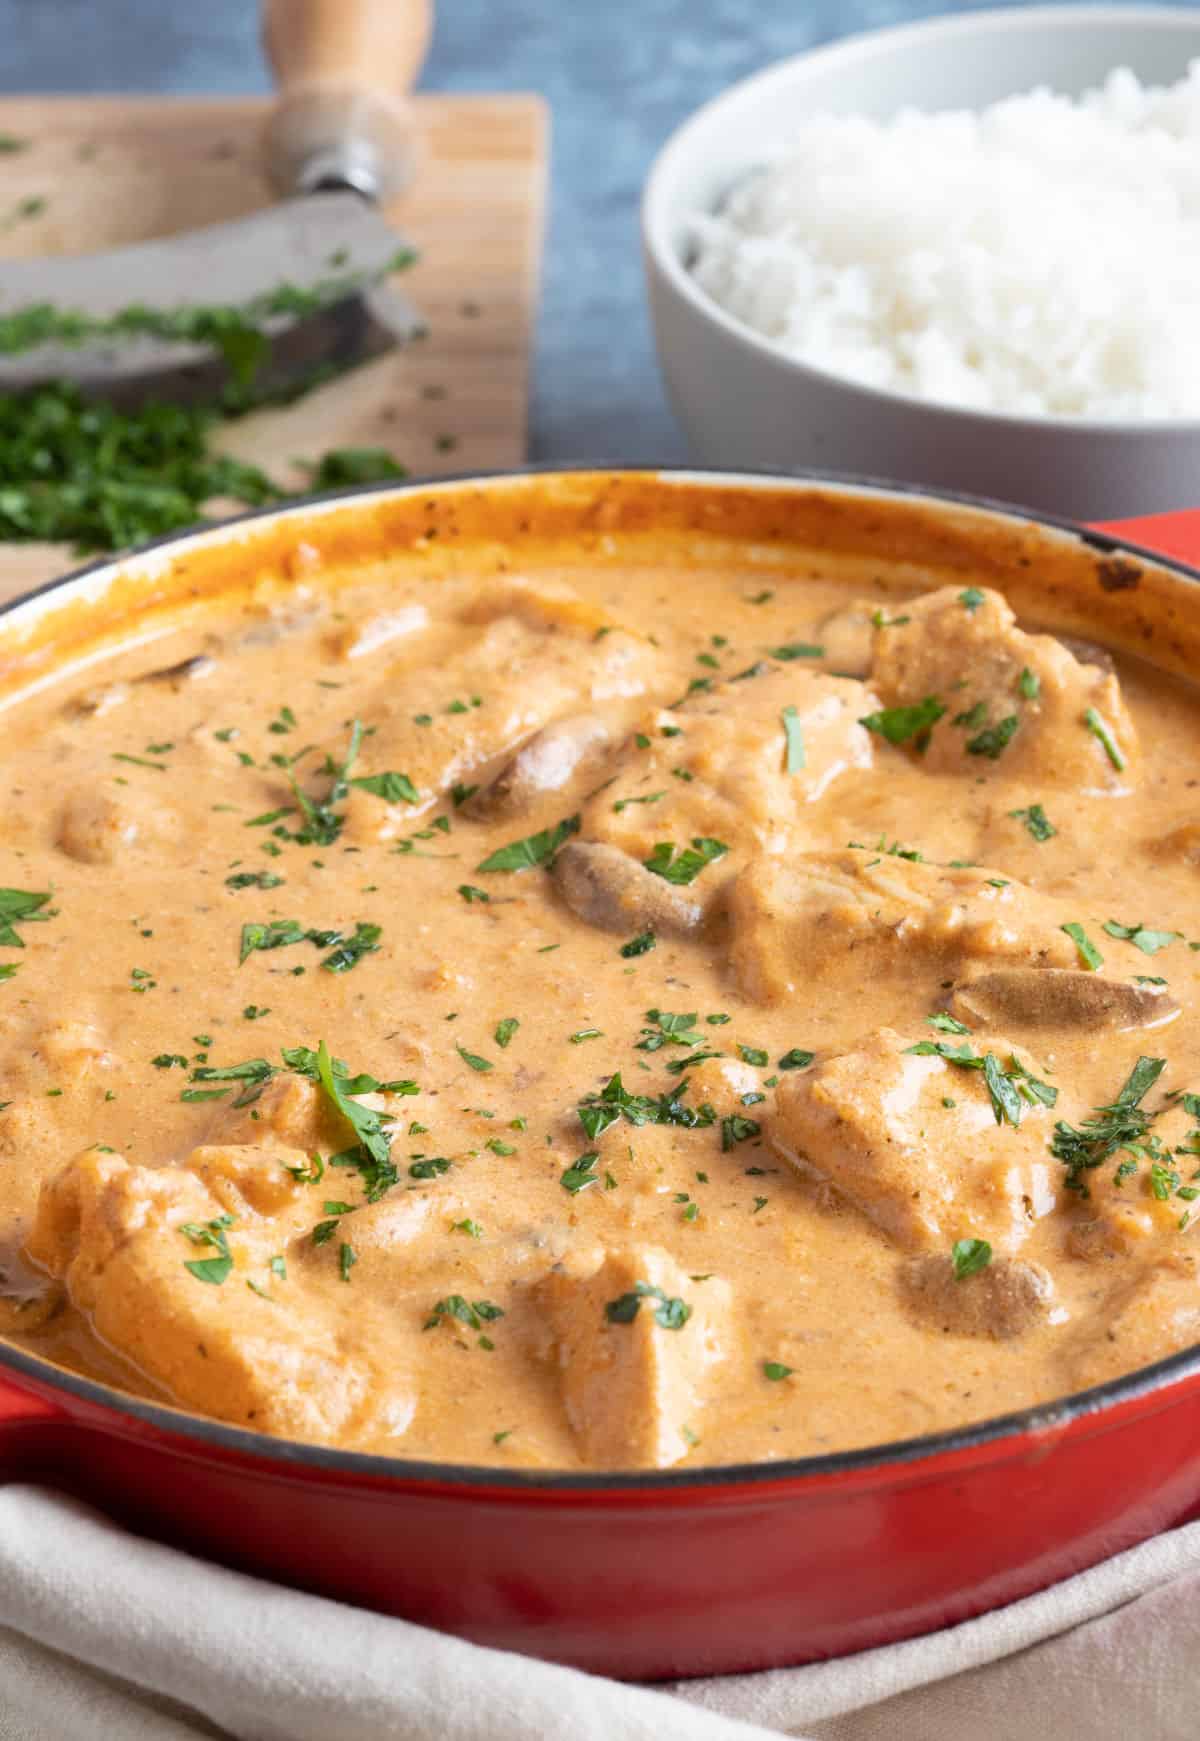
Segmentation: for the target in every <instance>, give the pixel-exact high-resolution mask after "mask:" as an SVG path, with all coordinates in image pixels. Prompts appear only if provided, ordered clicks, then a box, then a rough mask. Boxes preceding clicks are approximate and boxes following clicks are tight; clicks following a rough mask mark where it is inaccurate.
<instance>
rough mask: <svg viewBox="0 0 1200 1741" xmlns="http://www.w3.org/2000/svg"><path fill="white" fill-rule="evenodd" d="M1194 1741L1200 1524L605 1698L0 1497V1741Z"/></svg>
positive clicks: (27, 1501)
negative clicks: (1034, 1578)
mask: <svg viewBox="0 0 1200 1741" xmlns="http://www.w3.org/2000/svg"><path fill="white" fill-rule="evenodd" d="M780 1734H784V1735H790V1736H796V1737H804V1738H812V1741H818V1738H819V1741H885V1737H886V1741H962V1738H963V1737H969V1741H1018V1738H1019V1741H1026V1737H1028V1736H1030V1735H1032V1736H1035V1737H1038V1738H1039V1741H1116V1738H1120V1741H1125V1738H1126V1737H1136V1738H1137V1741H1195V1738H1196V1736H1197V1735H1198V1734H1200V1523H1197V1524H1191V1525H1188V1526H1187V1527H1186V1528H1183V1529H1178V1530H1174V1531H1172V1532H1171V1533H1169V1534H1167V1535H1164V1536H1160V1537H1158V1538H1157V1540H1155V1541H1151V1542H1147V1543H1145V1544H1144V1545H1143V1546H1141V1547H1139V1548H1134V1549H1132V1550H1131V1551H1129V1552H1128V1553H1124V1554H1119V1555H1117V1557H1116V1558H1115V1559H1111V1560H1109V1561H1107V1562H1106V1563H1105V1564H1104V1565H1102V1566H1097V1567H1095V1568H1093V1569H1092V1570H1091V1571H1088V1572H1083V1573H1081V1574H1080V1575H1079V1576H1078V1577H1075V1578H1071V1579H1069V1580H1068V1581H1067V1582H1065V1583H1063V1584H1059V1585H1057V1586H1056V1587H1055V1588H1054V1589H1053V1590H1048V1591H1045V1592H1043V1593H1042V1594H1041V1595H1038V1596H1032V1597H1030V1598H1029V1599H1028V1600H1026V1601H1024V1602H1017V1603H1014V1604H1013V1605H1012V1606H1011V1607H1009V1608H1005V1609H1002V1610H1000V1611H999V1612H997V1613H995V1614H991V1615H986V1616H984V1617H983V1618H981V1619H979V1620H973V1621H970V1622H968V1623H967V1624H965V1625H963V1626H958V1627H954V1628H952V1629H950V1630H949V1631H946V1632H942V1633H938V1634H936V1635H934V1636H932V1637H929V1638H923V1639H913V1640H910V1641H909V1642H907V1643H904V1644H898V1645H892V1646H890V1647H888V1648H886V1649H881V1650H873V1651H866V1652H863V1653H862V1654H861V1655H859V1656H855V1657H847V1658H844V1659H843V1660H842V1661H839V1662H830V1663H817V1664H812V1665H810V1666H809V1667H806V1668H799V1669H786V1670H777V1671H775V1672H773V1673H770V1674H761V1675H734V1676H730V1677H728V1678H726V1679H723V1680H707V1681H691V1682H682V1683H679V1684H677V1685H675V1686H673V1687H671V1688H667V1689H658V1688H656V1689H651V1688H647V1687H631V1686H622V1685H620V1684H618V1683H617V1682H615V1681H606V1680H599V1679H596V1678H594V1677H592V1676H589V1675H583V1674H579V1673H577V1672H576V1671H575V1670H573V1669H564V1668H556V1667H552V1666H550V1665H549V1664H546V1663H538V1662H533V1661H529V1660H527V1659H525V1658H523V1657H518V1656H511V1655H509V1654H507V1653H506V1652H503V1651H495V1650H483V1649H481V1648H480V1647H479V1646H477V1645H471V1644H464V1643H462V1642H461V1641H460V1640H458V1639H454V1638H447V1637H444V1636H442V1635H441V1634H440V1633H436V1632H429V1631H426V1630H425V1629H423V1628H421V1627H417V1626H410V1625H408V1624H407V1623H406V1622H404V1621H401V1620H388V1619H384V1618H383V1617H382V1616H380V1615H377V1614H368V1613H366V1612H365V1611H363V1610H360V1609H355V1608H347V1607H343V1606H342V1605H341V1604H339V1603H336V1602H326V1601H323V1600H321V1599H320V1598H317V1597H313V1596H301V1595H298V1594H296V1593H295V1592H294V1591H291V1590H285V1589H281V1588H280V1587H278V1586H276V1585H273V1584H267V1583H263V1582H261V1581H260V1580H258V1579H256V1578H248V1577H243V1576H242V1575H241V1574H239V1573H236V1572H229V1571H225V1570H223V1569H222V1568H220V1567H217V1566H210V1565H206V1564H205V1563H204V1562H203V1561H200V1560H196V1559H192V1558H190V1557H189V1556H188V1555H185V1554H181V1553H176V1552H175V1551H174V1550H173V1549H171V1548H164V1547H160V1546H158V1545H157V1544H155V1543H152V1542H147V1541H142V1540H141V1539H139V1538H137V1537H134V1536H130V1535H129V1534H127V1533H126V1532H125V1531H123V1530H121V1529H118V1528H117V1527H116V1526H115V1525H114V1524H111V1523H109V1522H108V1521H107V1520H106V1519H104V1518H102V1517H100V1516H98V1515H97V1514H96V1513H94V1512H92V1511H89V1510H88V1509H87V1508H86V1507H84V1506H81V1505H78V1504H76V1503H75V1502H73V1501H71V1500H68V1499H63V1498H60V1497H59V1496H57V1495H55V1494H52V1493H48V1492H44V1491H42V1490H41V1489H39V1488H34V1487H21V1486H12V1487H8V1488H5V1489H3V1490H0V1741H201V1738H204V1741H211V1738H212V1737H226V1736H235V1737H237V1738H238V1741H770V1738H771V1737H773V1736H778V1735H780Z"/></svg>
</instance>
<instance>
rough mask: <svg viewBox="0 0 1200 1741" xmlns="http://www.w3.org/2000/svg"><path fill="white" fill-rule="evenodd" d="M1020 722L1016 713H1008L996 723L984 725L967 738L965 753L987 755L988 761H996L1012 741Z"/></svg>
mask: <svg viewBox="0 0 1200 1741" xmlns="http://www.w3.org/2000/svg"><path fill="white" fill-rule="evenodd" d="M1020 723H1021V722H1020V720H1019V719H1018V717H1017V715H1016V714H1015V713H1010V714H1008V715H1007V716H1006V717H1005V718H1004V719H1002V720H1000V721H998V722H997V724H996V725H989V726H986V727H985V728H984V730H983V731H981V732H979V733H978V734H977V735H976V736H975V737H973V738H968V739H967V754H968V755H969V756H987V757H988V759H989V760H990V761H993V762H994V761H997V760H998V759H999V757H1000V756H1001V755H1002V754H1003V752H1004V751H1005V750H1006V749H1007V748H1008V746H1009V744H1010V743H1011V742H1012V740H1013V738H1014V736H1015V735H1016V731H1017V727H1018V726H1019V725H1020Z"/></svg>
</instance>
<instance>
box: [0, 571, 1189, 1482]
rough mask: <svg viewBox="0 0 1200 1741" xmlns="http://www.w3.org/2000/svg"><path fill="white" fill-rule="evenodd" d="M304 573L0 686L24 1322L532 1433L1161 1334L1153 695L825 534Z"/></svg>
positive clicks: (932, 1424) (82, 1360)
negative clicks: (729, 552) (50, 675)
mask: <svg viewBox="0 0 1200 1741" xmlns="http://www.w3.org/2000/svg"><path fill="white" fill-rule="evenodd" d="M935 578H936V577H935ZM338 579H339V577H338V576H336V575H333V574H327V573H325V572H324V571H322V570H321V569H319V568H316V569H314V570H313V571H312V572H311V573H309V574H308V575H306V576H304V575H302V577H301V579H300V580H299V581H298V582H297V583H296V584H295V585H285V584H282V583H281V582H279V581H277V580H267V579H264V580H262V581H261V582H260V583H259V584H258V585H257V586H253V587H250V588H249V590H247V591H246V593H245V594H244V595H243V596H242V597H241V599H240V601H239V603H238V604H237V605H236V607H235V606H233V605H231V604H229V603H228V602H226V603H225V604H224V605H222V606H220V607H219V608H218V607H216V606H213V607H209V608H208V609H207V610H195V611H193V612H192V613H191V614H190V615H187V616H182V617H180V618H178V619H177V620H176V622H175V624H174V626H173V627H170V628H167V629H164V631H163V632H162V633H161V634H159V635H158V636H157V637H156V638H155V639H153V640H152V641H148V642H144V643H139V644H133V643H132V641H131V643H130V644H129V645H128V646H127V648H126V649H125V650H124V651H118V652H117V653H115V654H114V655H113V656H111V657H109V658H107V659H105V660H104V661H103V662H102V663H100V664H94V665H92V666H91V667H90V668H89V669H87V670H86V671H81V670H79V669H74V670H68V671H64V672H63V673H62V674H61V676H60V677H59V678H58V679H57V680H56V681H54V682H53V683H51V684H49V685H48V686H45V687H43V688H41V689H40V690H39V692H38V693H36V694H32V695H30V696H28V697H27V698H24V699H22V698H21V697H17V698H16V699H15V700H14V701H13V702H12V703H11V704H10V705H9V706H8V708H7V711H6V713H5V731H4V740H3V758H2V768H0V779H2V782H3V788H4V792H5V804H4V811H3V831H2V857H3V867H2V872H0V882H2V883H3V885H4V887H5V890H6V891H7V892H6V893H5V894H4V895H3V896H2V897H0V900H2V901H3V903H4V912H5V915H6V929H5V930H4V932H3V934H2V935H0V963H2V968H0V971H2V972H3V974H4V979H5V983H3V984H0V1023H2V1027H0V1080H2V1082H3V1099H4V1101H5V1105H4V1108H3V1111H0V1160H2V1166H0V1220H2V1228H3V1240H4V1255H3V1270H4V1276H5V1294H6V1302H5V1306H4V1310H5V1325H6V1333H7V1334H9V1335H10V1337H11V1339H13V1340H15V1341H17V1342H19V1343H21V1344H22V1345H24V1346H27V1347H28V1348H30V1349H32V1350H35V1351H37V1352H38V1353H40V1354H42V1355H44V1356H47V1357H48V1358H50V1359H52V1360H55V1361H57V1362H60V1363H61V1364H63V1365H65V1366H67V1367H70V1368H73V1369H76V1370H79V1371H83V1372H87V1373H91V1374H93V1375H96V1376H98V1377H100V1378H102V1379H105V1380H108V1381H110V1382H112V1383H115V1384H117V1385H118V1386H120V1387H122V1388H125V1389H127V1390H132V1391H137V1392H141V1393H143V1394H147V1395H152V1396H157V1397H160V1398H167V1399H169V1400H173V1401H175V1402H178V1403H179V1404H181V1405H182V1406H183V1407H185V1408H188V1409H191V1410H193V1411H195V1412H200V1413H209V1414H212V1415H215V1416H218V1417H220V1418H222V1419H225V1420H229V1421H233V1422H237V1423H239V1424H243V1425H249V1426H252V1427H257V1428H261V1429H263V1430H265V1431H269V1432H275V1433H282V1434H286V1435H288V1436H292V1437H298V1438H308V1439H314V1440H318V1441H323V1442H328V1443H335V1444H341V1445H345V1446H349V1447H354V1448H361V1449H371V1450H376V1451H383V1452H388V1453H393V1454H399V1455H411V1456H421V1457H437V1458H443V1459H449V1460H457V1461H466V1462H472V1463H496V1464H499V1465H502V1466H520V1467H561V1468H568V1469H571V1468H576V1469H577V1468H588V1467H597V1468H605V1467H622V1466H625V1467H629V1466H667V1465H672V1464H683V1463H685V1462H687V1463H692V1464H695V1463H707V1462H731V1461H740V1460H764V1459H776V1458H781V1457H791V1456H797V1455H802V1454H806V1453H819V1452H825V1451H831V1450H837V1449H842V1448H846V1447H849V1446H855V1445H864V1444H870V1443H876V1442H881V1441H885V1440H891V1439H897V1438H903V1437H907V1436H910V1435H914V1434H920V1433H924V1432H928V1431H931V1430H935V1429H938V1428H943V1427H948V1426H952V1425H955V1424H958V1423H961V1422H964V1421H969V1420H974V1419H979V1418H982V1417H985V1416H988V1415H991V1414H995V1413H999V1412H1004V1411H1007V1410H1010V1409H1013V1408H1017V1407H1020V1406H1023V1405H1025V1404H1029V1403H1033V1402H1037V1401H1042V1400H1048V1399H1051V1398H1053V1397H1055V1396H1059V1395H1062V1394H1064V1393H1066V1392H1068V1391H1071V1390H1075V1389H1079V1388H1081V1387H1083V1386H1085V1385H1087V1384H1091V1383H1095V1382H1098V1381H1099V1380H1101V1379H1103V1378H1105V1377H1109V1376H1111V1375H1113V1374H1115V1373H1118V1372H1121V1371H1124V1370H1128V1369H1130V1368H1132V1367H1134V1366H1136V1365H1139V1364H1141V1363H1143V1362H1145V1361H1147V1360H1151V1359H1154V1358H1157V1357H1159V1356H1161V1355H1162V1354H1164V1353H1167V1352H1170V1351H1172V1350H1174V1349H1176V1348H1178V1347H1182V1346H1185V1345H1187V1344H1188V1343H1190V1342H1192V1341H1194V1340H1196V1338H1197V1332H1198V1322H1197V1301H1198V1297H1200V1296H1198V1295H1197V1281H1196V1277H1195V1274H1194V1259H1193V1258H1192V1256H1191V1252H1192V1249H1193V1247H1192V1236H1191V1234H1190V1228H1189V1223H1190V1222H1191V1220H1192V1219H1193V1218H1194V1211H1193V1198H1194V1197H1195V1192H1196V1188H1197V1187H1194V1186H1193V1184H1192V1181H1193V1179H1194V1178H1196V1179H1197V1185H1198V1186H1200V1178H1198V1174H1200V1152H1197V1151H1200V1134H1197V1126H1200V1103H1198V1104H1197V1105H1196V1106H1195V1107H1194V1108H1193V1106H1192V1105H1191V1103H1190V1101H1189V1099H1188V1098H1187V1096H1188V1095H1190V1092H1191V1091H1192V1090H1193V1089H1196V1090H1197V1091H1200V1056H1198V1055H1197V1045H1196V1041H1195V1038H1194V1023H1193V1021H1192V1015H1191V1011H1192V1008H1193V1005H1194V1000H1195V998H1196V993H1197V954H1196V949H1197V947H1200V926H1197V924H1196V921H1195V918H1194V911H1195V899H1194V888H1195V879H1196V875H1197V870H1196V864H1197V859H1198V857H1200V832H1198V831H1197V829H1196V828H1195V826H1194V825H1192V824H1190V823H1189V820H1188V819H1189V816H1190V814H1191V810H1192V802H1193V798H1194V794H1195V790H1196V787H1197V781H1198V780H1200V747H1198V746H1200V731H1198V729H1197V726H1198V721H1197V710H1196V702H1195V698H1194V696H1193V695H1192V694H1191V693H1190V692H1188V691H1186V690H1185V689H1184V688H1183V687H1182V686H1181V685H1177V684H1175V683H1174V682H1173V681H1172V680H1170V679H1167V678H1164V677H1163V676H1161V675H1158V674H1156V673H1153V672H1151V671H1149V669H1148V668H1141V667H1135V666H1127V665H1124V664H1122V665H1121V666H1120V669H1119V673H1118V676H1117V677H1116V678H1114V677H1113V676H1112V675H1111V674H1110V671H1109V670H1108V669H1107V668H1106V665H1105V660H1104V656H1103V655H1102V654H1099V653H1096V652H1095V650H1093V649H1088V648H1086V647H1084V648H1080V649H1076V651H1077V652H1078V653H1079V655H1080V657H1078V658H1077V657H1076V654H1075V652H1072V651H1067V650H1065V649H1064V648H1063V647H1062V646H1060V644H1059V643H1057V642H1054V641H1052V640H1050V639H1048V638H1045V637H1031V636H1029V635H1027V634H1025V633H1024V632H1023V631H1022V630H1021V629H1018V628H1016V627H1015V626H1014V624H1013V623H1012V622H1011V619H1010V613H1009V612H1008V610H1007V607H1006V606H1005V605H1004V603H1003V601H1002V599H1001V598H1000V596H999V595H998V594H996V593H994V592H992V591H990V590H988V589H987V588H985V587H983V586H980V587H976V586H974V585H972V584H970V583H969V582H968V583H963V584H958V583H952V584H950V585H940V584H937V585H934V586H933V588H932V590H929V589H928V588H923V587H922V585H921V584H920V581H919V578H918V579H914V580H913V582H912V584H911V585H910V587H909V589H908V590H909V592H910V593H911V594H912V597H911V598H909V599H907V600H906V599H904V598H901V597H900V596H899V595H898V594H897V593H896V591H895V590H894V589H893V590H891V591H889V592H887V593H884V592H883V591H882V590H881V589H880V588H879V587H878V586H876V585H874V584H873V580H874V574H873V569H872V565H871V564H869V563H865V562H862V563H855V562H853V561H850V560H848V559H847V558H845V557H841V558H837V559H834V558H833V557H830V559H829V560H828V562H827V563H822V561H821V560H820V558H819V557H818V558H816V559H814V560H813V561H811V562H808V563H804V564H801V563H799V562H798V563H797V564H796V566H795V568H794V569H792V570H788V569H787V568H784V567H780V566H779V565H778V564H776V565H775V566H774V567H771V566H770V565H766V566H764V565H762V564H756V563H755V562H754V561H753V560H747V561H744V562H741V563H739V562H737V561H735V560H724V561H721V562H707V563H706V562H696V563H690V564H686V565H682V566H680V567H679V568H678V569H676V570H672V569H671V568H670V566H669V565H665V564H663V563H656V564H654V565H650V566H645V567H639V566H638V565H637V564H636V563H634V562H626V563H614V562H611V561H602V560H596V561H587V560H580V561H579V562H577V563H575V564H567V565H563V564H552V563H549V562H547V561H545V560H540V561H531V562H530V563H529V564H528V565H527V566H526V565H523V564H522V561H521V555H520V552H519V550H518V551H515V552H514V553H513V555H512V558H511V561H510V564H509V568H508V572H506V573H500V574H496V573H488V574H487V575H486V578H481V577H480V575H478V574H476V575H472V574H471V573H469V572H457V573H453V574H451V575H449V576H448V577H443V578H439V579H437V580H436V581H432V580H428V579H426V578H425V577H424V576H423V575H422V573H421V569H420V564H419V563H414V562H412V561H411V560H410V561H407V562H406V563H404V564H401V565H395V564H387V563H382V564H379V565H378V566H377V567H375V568H373V569H365V568H363V569H359V570H357V571H356V572H354V573H353V574H352V575H350V576H348V577H347V576H342V577H340V583H339V584H337V585H334V584H333V583H334V581H335V580H338ZM860 601H866V602H865V603H863V602H860ZM1095 661H1099V662H1098V663H1097V662H1095ZM864 721H865V722H867V723H863V722H864ZM1140 1059H1149V1060H1165V1063H1164V1064H1162V1066H1161V1068H1160V1066H1159V1065H1158V1064H1157V1063H1153V1064H1151V1063H1146V1064H1142V1065H1139V1060H1140ZM1123 1089H1124V1090H1125V1093H1124V1098H1123V1099H1122V1090H1123ZM1105 1107H1107V1108H1110V1109H1113V1108H1115V1110H1109V1111H1108V1112H1099V1113H1098V1112H1097V1110H1096V1109H1097V1108H1105ZM1089 1120H1091V1121H1093V1122H1092V1123H1091V1124H1090V1125H1089V1123H1088V1122H1087V1121H1089ZM1056 1131H1057V1134H1056Z"/></svg>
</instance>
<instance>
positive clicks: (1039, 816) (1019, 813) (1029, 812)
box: [1008, 804, 1058, 840]
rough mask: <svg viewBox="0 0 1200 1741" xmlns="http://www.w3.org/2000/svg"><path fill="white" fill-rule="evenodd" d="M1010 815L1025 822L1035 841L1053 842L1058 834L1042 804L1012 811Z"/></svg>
mask: <svg viewBox="0 0 1200 1741" xmlns="http://www.w3.org/2000/svg"><path fill="white" fill-rule="evenodd" d="M1008 814H1009V815H1010V816H1011V817H1013V818H1014V819H1015V820H1016V821H1018V822H1023V823H1024V824H1025V826H1026V828H1027V829H1028V830H1029V832H1030V834H1032V836H1033V838H1034V839H1035V840H1052V839H1053V838H1054V836H1055V835H1056V834H1057V833H1058V830H1057V828H1055V826H1054V824H1053V823H1052V822H1051V821H1050V818H1049V817H1048V816H1047V815H1046V812H1045V811H1044V810H1043V809H1042V807H1041V805H1040V804H1030V805H1029V807H1028V809H1025V810H1010V811H1009V813H1008Z"/></svg>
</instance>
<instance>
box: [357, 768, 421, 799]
mask: <svg viewBox="0 0 1200 1741" xmlns="http://www.w3.org/2000/svg"><path fill="white" fill-rule="evenodd" d="M347 785H350V786H357V787H358V789H359V790H360V791H362V792H371V793H373V794H374V795H375V797H376V798H386V799H387V801H388V803H389V804H417V803H419V802H420V797H421V794H420V793H419V792H418V791H417V788H416V787H415V786H414V785H413V783H412V781H411V780H410V779H409V777H408V775H407V774H394V773H388V774H363V775H361V776H360V777H359V778H358V779H355V780H348V781H347Z"/></svg>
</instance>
